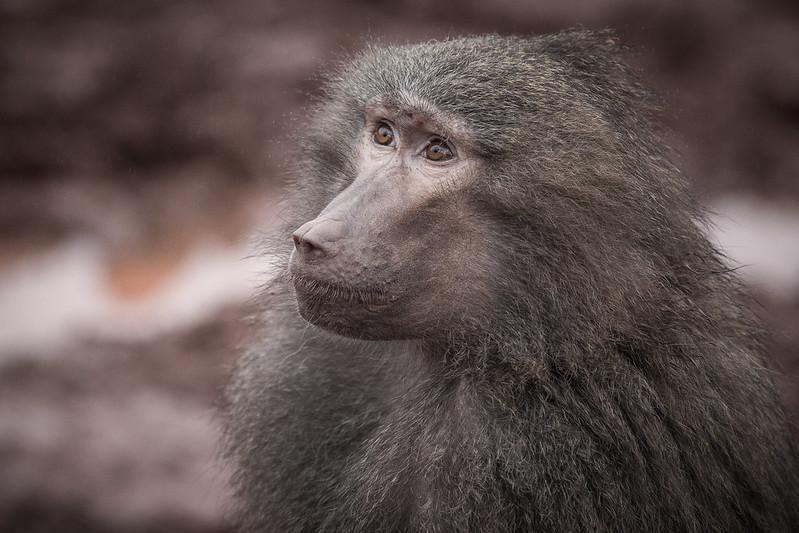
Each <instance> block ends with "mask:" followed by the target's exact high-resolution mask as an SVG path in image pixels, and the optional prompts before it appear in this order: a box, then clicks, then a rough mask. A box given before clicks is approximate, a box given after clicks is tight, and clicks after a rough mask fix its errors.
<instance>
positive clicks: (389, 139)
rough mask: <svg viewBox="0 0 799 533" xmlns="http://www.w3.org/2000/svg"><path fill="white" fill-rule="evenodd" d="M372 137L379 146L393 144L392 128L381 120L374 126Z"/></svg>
mask: <svg viewBox="0 0 799 533" xmlns="http://www.w3.org/2000/svg"><path fill="white" fill-rule="evenodd" d="M372 139H374V141H375V142H376V143H377V144H379V145H381V146H394V130H392V129H391V126H389V125H388V123H386V122H381V123H380V124H378V125H377V128H375V132H374V134H373V135H372Z"/></svg>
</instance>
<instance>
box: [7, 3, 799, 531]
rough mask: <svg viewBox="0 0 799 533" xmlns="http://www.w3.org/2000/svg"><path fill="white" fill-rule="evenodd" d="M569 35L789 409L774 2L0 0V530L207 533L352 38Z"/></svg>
mask: <svg viewBox="0 0 799 533" xmlns="http://www.w3.org/2000/svg"><path fill="white" fill-rule="evenodd" d="M575 26H582V27H587V28H605V27H610V28H614V29H616V31H617V32H618V34H619V36H620V37H621V40H622V41H623V42H624V43H625V44H627V45H629V46H630V47H631V50H632V52H631V61H633V62H634V63H635V64H636V65H637V66H638V67H639V68H640V70H641V72H642V75H643V77H644V78H645V80H646V81H647V82H648V84H649V85H651V86H652V87H653V88H654V89H655V90H656V91H657V92H658V94H659V95H661V97H662V100H663V105H664V109H665V111H664V112H663V117H662V118H663V121H664V123H665V124H666V125H667V126H668V127H669V128H670V129H671V133H670V134H669V138H670V142H671V143H672V144H673V145H674V146H675V147H676V148H677V149H678V150H679V152H680V153H681V158H682V165H683V167H684V168H685V169H686V172H687V174H688V175H689V176H690V178H691V180H692V183H693V184H694V186H695V190H696V193H697V194H698V195H700V196H701V197H702V198H703V199H704V200H705V201H706V202H707V203H708V204H710V205H711V206H712V207H713V208H714V209H717V210H719V211H720V212H719V218H718V220H719V221H720V225H721V229H720V230H719V231H718V232H717V236H718V237H719V239H720V240H721V242H722V245H724V244H727V247H726V248H725V249H727V250H728V252H729V253H730V255H731V256H732V257H733V258H736V259H740V260H742V262H745V263H747V264H749V263H751V269H749V270H747V268H742V269H741V272H742V275H743V276H744V278H745V279H746V280H747V281H749V282H750V283H752V288H753V289H752V290H753V293H754V294H755V296H756V298H757V299H758V301H759V302H760V304H759V305H760V307H761V309H760V312H761V314H762V316H763V318H764V322H765V324H766V325H767V326H768V327H769V328H771V329H772V331H773V332H774V335H773V338H774V341H773V343H772V345H771V346H770V356H771V358H772V360H773V361H774V363H775V364H776V365H777V366H778V367H780V368H781V369H782V371H783V372H784V373H785V374H786V379H784V380H782V381H781V388H782V390H783V393H784V398H785V403H786V406H787V408H788V409H789V410H790V411H791V412H792V413H793V414H794V419H796V415H797V413H799V387H797V380H799V251H797V243H799V222H798V221H799V3H797V2H794V1H788V0H786V1H777V0H771V1H761V2H754V1H752V2H744V1H734V0H729V1H722V0H711V1H703V2H689V1H677V0H673V1H667V2H655V1H652V2H647V1H644V0H603V1H593V2H592V1H589V0H575V1H571V2H568V1H554V0H553V1H551V2H544V1H541V2H523V1H512V0H498V1H495V2H480V1H477V0H467V1H464V2H458V3H452V4H449V5H448V4H446V3H442V2H430V1H423V0H413V1H410V2H366V1H363V2H348V3H334V2H313V1H309V0H297V1H294V2H282V3H279V2H269V1H261V2H256V1H254V0H234V1H229V2H212V1H210V0H205V1H202V0H201V1H184V0H175V1H172V2H159V1H155V0H140V1H138V2H126V3H121V2H116V3H109V2H102V1H100V0H75V1H67V0H61V1H59V0H6V1H3V2H0V531H3V532H15V531H20V532H22V531H24V532H40V531H41V532H44V531H63V532H67V531H86V532H101V531H131V532H132V531H137V532H138V531H144V532H150V531H152V532H156V531H159V532H160V531H164V532H166V531H186V532H213V531H220V532H221V531H229V529H230V526H229V521H228V520H227V518H226V517H225V509H226V506H227V505H228V502H229V494H228V491H227V487H226V477H225V476H226V472H225V470H224V467H223V466H222V465H221V464H220V461H218V460H216V459H215V454H216V452H217V445H218V435H219V422H218V420H216V419H215V415H214V411H213V406H214V405H215V403H216V402H217V401H218V399H219V395H220V389H221V387H222V386H223V384H224V382H225V380H226V376H227V373H228V372H229V368H230V365H232V363H233V361H234V360H235V357H236V348H237V346H239V345H241V344H246V342H247V341H248V339H251V338H252V336H253V335H254V332H253V331H252V328H251V327H250V325H249V324H248V322H247V321H245V320H243V317H245V316H247V315H248V314H249V313H250V312H251V311H252V303H251V300H250V298H249V295H251V294H254V293H255V291H256V289H257V285H258V283H260V282H262V281H263V280H264V279H265V276H267V275H268V271H269V265H268V261H267V260H265V259H262V258H259V257H257V256H256V257H253V258H251V259H248V260H247V261H249V263H247V264H248V265H249V266H248V267H246V268H243V267H241V265H242V264H243V263H246V261H244V258H245V257H246V256H247V255H248V253H249V252H248V250H249V249H250V248H249V245H248V243H249V242H250V239H251V236H252V235H253V233H254V232H257V231H260V230H268V228H269V227H270V226H271V225H272V224H273V222H274V221H275V220H277V219H278V218H279V216H280V214H279V212H277V211H276V209H275V207H274V204H275V200H276V199H277V198H278V197H279V190H280V183H281V180H282V179H283V178H284V177H285V175H286V174H287V173H288V171H287V170H286V169H287V168H290V162H291V161H290V158H291V157H297V156H299V155H301V154H300V153H299V151H292V150H293V147H292V146H290V144H289V141H288V140H287V139H288V137H287V135H288V134H289V133H291V132H292V131H296V129H297V128H299V127H301V124H302V117H303V113H304V112H303V108H304V106H305V105H306V104H307V102H308V99H309V96H310V95H312V94H313V93H314V92H315V91H316V88H317V86H318V82H319V74H320V72H321V71H323V69H324V68H325V66H329V65H330V64H331V62H332V61H335V60H337V59H340V58H342V57H344V56H345V55H346V54H347V53H348V52H350V51H353V50H357V49H358V48H361V47H362V46H364V45H365V44H366V43H369V42H383V43H395V42H399V43H402V42H409V41H418V40H425V39H431V38H444V37H446V36H450V35H461V34H466V33H485V32H498V33H519V34H528V33H540V32H549V31H557V30H559V29H565V28H569V27H575ZM731 219H734V220H733V222H732V223H730V224H728V222H729V221H730V220H731ZM747 231H748V233H747ZM797 435H799V433H797Z"/></svg>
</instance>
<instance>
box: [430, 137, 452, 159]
mask: <svg viewBox="0 0 799 533" xmlns="http://www.w3.org/2000/svg"><path fill="white" fill-rule="evenodd" d="M424 156H425V157H426V158H427V159H429V160H430V161H446V160H447V159H452V150H451V149H450V147H449V145H448V144H447V143H446V141H444V139H433V140H432V141H430V143H429V144H428V145H427V147H426V148H425V149H424Z"/></svg>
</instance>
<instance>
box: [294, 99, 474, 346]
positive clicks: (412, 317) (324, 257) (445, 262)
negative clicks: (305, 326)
mask: <svg viewBox="0 0 799 533" xmlns="http://www.w3.org/2000/svg"><path fill="white" fill-rule="evenodd" d="M355 152H356V153H355V155H354V157H355V158H356V160H355V161H354V163H355V165H354V167H355V168H356V175H355V178H354V180H353V181H352V182H351V183H350V184H349V185H348V186H347V187H346V188H345V189H344V190H343V191H341V192H340V193H339V194H338V196H336V197H335V198H334V199H333V200H332V201H331V202H330V203H329V204H328V205H327V207H325V208H324V209H323V210H322V212H321V213H319V215H318V216H317V217H316V218H314V219H313V220H310V221H308V222H306V223H304V224H303V225H301V226H300V227H299V228H297V230H296V231H295V232H294V233H293V239H294V245H295V249H294V251H293V253H292V257H291V261H290V267H289V271H290V274H291V278H292V281H293V284H294V288H295V290H296V296H297V302H298V306H299V311H300V314H301V315H302V316H303V317H304V318H305V319H306V320H308V321H309V322H311V323H313V324H316V325H319V326H321V327H324V328H326V329H329V330H332V331H334V332H336V333H339V334H341V335H346V336H351V337H359V338H367V339H397V338H414V337H422V336H429V335H434V334H445V330H446V329H447V328H448V327H452V324H453V323H454V322H455V321H457V320H458V318H459V315H460V314H461V313H462V311H461V310H460V308H461V307H462V306H464V305H469V304H468V303H467V300H469V299H470V298H478V297H479V293H480V292H481V290H480V289H479V287H477V286H475V283H476V279H477V277H479V274H480V273H481V272H484V271H485V270H486V264H485V263H486V261H485V260H484V256H485V255H486V254H485V251H484V250H483V249H482V248H481V244H480V241H481V238H482V237H481V233H480V232H477V231H475V229H474V228H475V227H476V226H475V225H476V222H475V218H476V217H475V216H474V214H473V213H471V212H470V208H469V207H468V202H467V201H465V200H464V196H463V194H462V193H463V191H464V190H465V188H466V186H467V185H468V184H469V182H470V181H471V180H473V179H474V177H475V174H476V171H477V168H478V166H479V165H478V163H477V161H476V158H475V157H473V156H472V155H471V151H470V146H469V139H468V135H466V134H465V132H464V130H463V129H461V128H459V127H458V125H457V122H455V121H445V120H443V119H442V118H441V117H440V116H439V115H438V114H436V113H434V112H433V113H431V112H425V111H419V110H418V109H417V110H414V109H410V108H408V107H405V108H402V107H400V106H393V107H392V106H384V105H374V106H371V107H370V108H369V109H368V110H367V113H366V120H365V124H364V127H363V128H362V131H361V133H360V138H359V140H358V142H357V149H356V151H355ZM464 292H466V293H467V294H464Z"/></svg>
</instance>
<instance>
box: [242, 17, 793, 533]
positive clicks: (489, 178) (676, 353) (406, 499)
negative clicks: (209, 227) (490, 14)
mask: <svg viewBox="0 0 799 533" xmlns="http://www.w3.org/2000/svg"><path fill="white" fill-rule="evenodd" d="M656 113H657V105H656V102H655V101H654V100H653V98H652V97H651V96H650V95H649V94H648V92H647V91H645V90H644V89H642V87H641V84H640V82H639V81H637V77H636V75H635V73H634V72H632V71H631V69H630V68H629V67H627V66H626V65H625V63H624V62H623V61H622V60H621V59H620V50H619V45H617V44H616V43H615V38H614V37H613V35H612V34H610V33H608V32H589V31H581V30H577V31H567V32H563V33H558V34H555V35H547V36H540V37H534V38H518V37H500V36H479V37H468V38H457V39H451V40H445V41H440V42H427V43H423V44H415V45H406V46H394V47H382V46H381V47H371V48H368V49H366V50H365V51H363V52H361V53H359V54H358V55H357V56H356V57H354V58H353V59H352V60H351V61H350V62H348V63H346V64H344V65H342V66H340V67H339V68H338V69H337V71H336V72H335V73H334V74H332V75H331V76H330V77H329V79H328V81H327V83H326V85H325V88H324V92H323V94H322V96H321V97H320V98H319V101H318V103H317V105H316V107H315V109H314V113H313V117H314V118H313V119H312V120H311V121H310V123H309V124H308V125H307V126H306V127H305V129H304V131H302V132H301V134H300V136H299V138H298V139H297V141H296V147H295V150H294V158H295V159H296V161H297V164H298V165H297V166H298V169H297V176H298V177H297V179H296V181H295V182H294V184H293V187H292V188H291V192H290V194H289V204H288V205H289V206H290V208H289V209H288V210H287V213H288V214H287V216H288V217H289V220H287V224H286V227H285V231H283V233H281V235H280V238H279V239H277V240H276V241H275V243H274V244H273V247H274V252H275V253H277V254H279V257H281V261H282V267H283V269H284V271H285V275H281V276H278V278H277V279H276V280H275V281H274V282H273V283H272V284H271V285H270V286H269V287H267V288H266V289H265V290H264V306H263V307H264V310H263V313H262V322H263V327H264V333H263V337H262V340H261V341H260V342H258V343H256V344H255V345H254V346H253V347H252V348H251V349H250V350H249V351H248V352H247V353H246V354H245V355H244V356H243V357H242V359H241V361H240V363H239V366H238V369H237V371H236V375H235V378H234V380H233V383H232V384H231V386H230V388H229V393H228V399H229V407H228V419H229V423H228V429H227V435H228V453H229V456H230V457H231V458H232V461H233V462H234V463H235V465H236V476H235V482H236V486H237V489H238V494H239V496H240V502H241V510H240V513H239V517H240V521H241V527H242V529H243V530H244V531H275V532H294V531H296V532H299V531H303V532H304V531H328V532H339V531H341V532H345V531H346V532H352V531H368V532H394V531H423V532H448V531H452V532H510V531H552V532H571V531H634V532H640V531H669V532H671V531H692V532H699V531H719V532H732V531H799V492H798V491H797V479H798V469H797V460H796V455H795V451H794V448H793V444H792V442H791V439H790V437H789V432H788V429H787V422H786V418H785V415H784V414H783V411H782V410H781V407H780V406H779V402H778V399H777V397H776V393H775V389H774V385H773V383H772V376H771V374H770V371H769V370H768V369H767V368H766V365H765V364H764V362H763V359H762V352H763V349H762V348H761V341H762V339H761V337H762V335H761V333H760V330H759V329H758V326H757V323H756V321H755V320H754V319H753V317H752V316H750V313H749V312H748V311H747V310H746V307H745V306H744V305H742V304H741V303H739V302H740V301H741V300H740V298H741V296H742V294H741V292H742V291H741V289H740V284H739V283H738V282H737V281H736V279H735V277H734V274H733V273H731V272H730V269H729V268H727V267H725V264H724V262H723V261H722V258H721V257H720V254H719V252H718V251H717V250H716V249H715V248H714V246H713V245H712V244H711V243H710V242H709V241H708V240H707V238H706V237H705V236H704V233H703V230H702V225H703V222H702V220H703V218H702V217H703V212H702V209H701V208H700V207H699V205H698V204H697V203H696V202H695V201H693V200H692V199H691V198H690V197H689V194H688V193H687V192H686V186H685V184H684V179H683V177H682V176H681V174H680V171H679V170H678V169H677V168H676V167H675V165H673V164H672V163H671V162H670V157H671V156H670V154H669V152H668V150H667V149H666V148H665V147H664V144H663V142H662V140H661V138H660V133H658V131H657V128H656V127H655V126H654V125H653V124H654V123H655V118H654V117H655V116H656ZM301 317H302V318H301Z"/></svg>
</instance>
